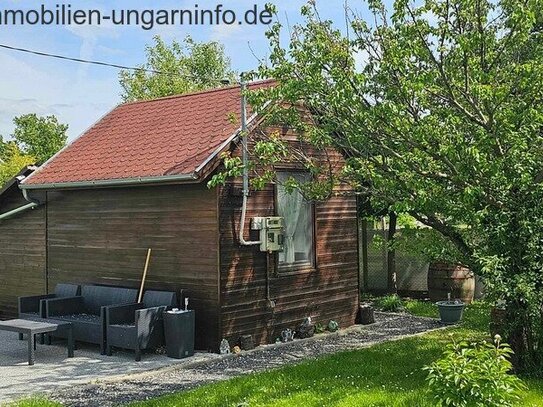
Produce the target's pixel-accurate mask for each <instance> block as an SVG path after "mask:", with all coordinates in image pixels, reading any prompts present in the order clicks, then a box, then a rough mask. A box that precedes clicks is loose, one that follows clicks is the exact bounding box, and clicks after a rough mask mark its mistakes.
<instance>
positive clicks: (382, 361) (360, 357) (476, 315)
mask: <svg viewBox="0 0 543 407" xmlns="http://www.w3.org/2000/svg"><path fill="white" fill-rule="evenodd" d="M404 307H405V309H406V310H407V311H409V312H410V313H413V314H415V315H420V316H433V317H435V316H436V315H437V309H436V308H435V306H434V305H433V304H432V303H428V302H423V301H415V300H405V301H404ZM488 313H489V309H488V306H487V305H485V304H483V303H475V304H472V305H471V306H469V307H468V308H467V310H466V312H465V314H464V319H463V322H462V324H461V325H459V326H457V327H454V328H449V329H447V330H440V331H434V332H431V333H428V334H425V335H421V336H416V337H411V338H406V339H401V340H397V341H393V342H387V343H382V344H379V345H376V346H373V347H370V348H367V349H362V350H357V351H349V352H341V353H338V354H335V355H331V356H327V357H323V358H320V359H318V360H316V361H308V362H304V363H301V364H299V365H295V366H286V367H283V368H280V369H276V370H271V371H268V372H263V373H258V374H251V375H247V376H243V377H238V378H235V379H232V380H228V381H224V382H219V383H215V384H210V385H206V386H203V387H200V388H198V389H195V390H192V391H188V392H182V393H174V394H171V395H167V396H164V397H160V398H157V399H153V400H149V401H145V402H140V403H134V404H133V405H132V406H133V407H166V406H168V407H169V406H191V407H192V406H194V407H198V406H202V407H203V406H206V407H207V406H221V407H222V406H226V407H237V406H247V407H252V406H268V407H272V406H273V407H279V406H293V405H301V406H315V407H317V406H319V407H320V406H337V407H354V406H357V407H358V406H374V407H379V406H380V407H385V406H386V407H389V406H391V407H400V406H403V407H407V406H409V407H411V406H417V407H429V406H433V405H434V404H433V403H432V400H431V398H430V396H429V395H428V394H427V393H426V385H425V373H424V372H423V371H422V370H421V369H422V367H423V366H425V365H428V364H430V363H431V362H432V361H434V360H436V359H438V358H439V357H440V356H441V354H442V352H443V349H444V347H445V344H447V343H448V342H449V341H450V340H451V335H452V336H453V337H455V338H457V339H460V338H462V339H468V340H476V339H482V338H485V337H486V329H487V327H488V322H489V321H488ZM525 382H526V384H527V385H528V391H526V393H525V395H524V398H523V400H522V402H521V403H520V404H519V406H526V407H530V406H543V401H542V400H543V381H541V380H535V379H531V380H525ZM22 403H23V404H15V405H16V406H21V407H34V406H47V407H53V406H56V405H57V404H54V403H49V404H47V403H48V402H47V401H46V400H42V399H37V401H35V403H34V404H32V403H31V402H29V401H26V400H25V401H24V402H22ZM40 403H41V404H40Z"/></svg>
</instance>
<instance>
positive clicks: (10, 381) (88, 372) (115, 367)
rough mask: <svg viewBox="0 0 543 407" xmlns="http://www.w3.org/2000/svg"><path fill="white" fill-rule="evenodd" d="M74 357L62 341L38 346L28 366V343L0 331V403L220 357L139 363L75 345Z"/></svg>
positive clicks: (152, 358)
mask: <svg viewBox="0 0 543 407" xmlns="http://www.w3.org/2000/svg"><path fill="white" fill-rule="evenodd" d="M78 345H79V347H78V348H77V349H76V350H75V357H73V358H68V351H67V348H66V344H65V342H63V341H58V342H53V344H52V345H50V346H47V345H41V344H39V343H38V345H37V349H36V364H35V365H34V366H29V365H28V356H27V349H28V348H27V341H26V338H25V340H23V341H20V340H19V339H18V335H17V334H16V333H13V332H4V331H0V403H5V402H7V401H11V400H15V399H18V398H21V397H25V396H28V395H30V394H35V393H42V392H51V391H56V390H62V389H67V388H69V387H71V386H73V385H75V384H82V383H93V382H95V381H99V380H101V379H105V378H107V379H109V380H111V379H115V377H116V376H119V377H124V376H126V375H131V374H135V373H142V372H147V371H150V370H154V369H159V368H163V367H166V366H172V365H179V366H183V365H184V364H192V363H195V362H198V361H205V360H212V359H214V358H217V357H218V356H219V355H215V354H212V353H196V354H195V356H194V357H191V358H186V359H171V358H168V357H167V356H165V355H159V354H152V353H145V354H143V357H142V360H141V362H136V361H135V360H134V353H133V352H132V353H131V352H128V351H118V352H115V353H114V354H113V355H112V356H105V355H100V349H99V347H98V346H90V345H85V344H78Z"/></svg>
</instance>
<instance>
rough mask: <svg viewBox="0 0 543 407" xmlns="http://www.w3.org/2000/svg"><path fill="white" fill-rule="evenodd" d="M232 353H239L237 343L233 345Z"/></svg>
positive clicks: (239, 349)
mask: <svg viewBox="0 0 543 407" xmlns="http://www.w3.org/2000/svg"><path fill="white" fill-rule="evenodd" d="M232 353H235V354H236V355H237V354H238V353H241V348H240V347H239V346H238V345H236V346H234V347H233V348H232Z"/></svg>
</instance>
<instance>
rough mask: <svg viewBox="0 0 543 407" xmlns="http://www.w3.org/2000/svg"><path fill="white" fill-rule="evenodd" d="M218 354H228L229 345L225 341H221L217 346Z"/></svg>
mask: <svg viewBox="0 0 543 407" xmlns="http://www.w3.org/2000/svg"><path fill="white" fill-rule="evenodd" d="M219 352H220V353H221V355H228V354H230V344H229V343H228V341H227V340H226V339H223V340H222V341H221V345H220V346H219Z"/></svg>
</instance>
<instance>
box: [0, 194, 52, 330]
mask: <svg viewBox="0 0 543 407" xmlns="http://www.w3.org/2000/svg"><path fill="white" fill-rule="evenodd" d="M27 203H28V202H27V201H26V200H25V199H24V198H23V196H22V194H21V191H20V190H19V188H18V187H17V185H13V187H12V188H10V189H9V190H8V191H6V192H5V193H4V194H2V195H1V196H0V213H5V212H7V211H9V210H11V209H15V208H17V207H20V206H22V205H25V204H27ZM45 263H46V260H45V208H44V207H43V206H40V207H38V208H35V209H33V210H30V211H26V212H22V213H20V214H18V215H15V216H14V217H12V218H9V219H5V220H3V221H0V319H7V318H14V317H16V315H17V297H19V296H24V295H38V294H45V293H46V287H45Z"/></svg>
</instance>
